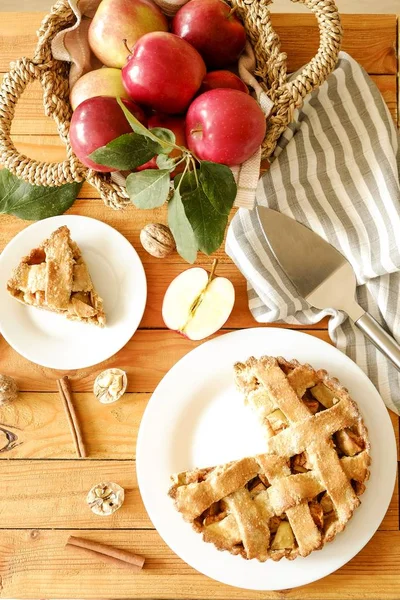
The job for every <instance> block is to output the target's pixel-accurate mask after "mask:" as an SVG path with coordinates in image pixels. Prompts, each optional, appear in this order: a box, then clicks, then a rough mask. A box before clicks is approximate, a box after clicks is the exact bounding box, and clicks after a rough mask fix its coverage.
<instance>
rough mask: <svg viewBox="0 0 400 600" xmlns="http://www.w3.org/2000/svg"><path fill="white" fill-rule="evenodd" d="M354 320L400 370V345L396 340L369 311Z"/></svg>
mask: <svg viewBox="0 0 400 600" xmlns="http://www.w3.org/2000/svg"><path fill="white" fill-rule="evenodd" d="M354 322H355V324H356V325H357V327H358V328H359V329H361V331H362V332H363V334H364V335H365V336H366V337H367V338H368V339H369V340H370V341H371V342H372V343H373V344H374V345H375V346H376V347H377V348H378V350H380V351H381V352H382V353H383V354H384V355H385V356H386V357H387V358H388V359H389V360H390V361H391V362H392V363H393V364H394V366H395V367H396V369H397V370H398V371H400V346H399V344H398V343H397V342H396V340H395V339H394V338H393V337H392V336H391V335H389V334H388V333H387V332H386V331H385V330H384V329H383V327H381V326H380V325H379V323H378V321H375V319H374V318H373V317H371V315H370V314H369V313H367V312H365V313H364V314H363V315H362V316H361V317H359V318H358V319H357V320H355V321H354Z"/></svg>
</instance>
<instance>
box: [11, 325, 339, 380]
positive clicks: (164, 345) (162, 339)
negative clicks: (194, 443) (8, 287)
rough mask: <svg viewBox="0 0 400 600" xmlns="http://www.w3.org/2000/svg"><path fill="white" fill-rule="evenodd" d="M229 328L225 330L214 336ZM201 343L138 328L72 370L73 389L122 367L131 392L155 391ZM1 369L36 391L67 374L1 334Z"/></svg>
mask: <svg viewBox="0 0 400 600" xmlns="http://www.w3.org/2000/svg"><path fill="white" fill-rule="evenodd" d="M228 331H229V330H222V331H220V332H218V333H217V334H215V335H214V336H211V337H217V336H219V335H223V334H224V333H227V332H228ZM305 333H309V334H311V335H314V336H316V337H318V338H320V339H322V340H324V341H326V342H328V343H331V342H330V338H329V334H328V332H327V331H325V330H316V331H311V330H305ZM266 334H267V332H266ZM198 345H199V344H198V342H192V341H190V340H188V339H186V338H184V337H182V336H181V335H179V334H178V333H176V332H174V331H165V330H159V329H155V330H138V331H137V332H136V333H135V335H134V336H133V338H132V339H131V340H130V341H129V342H128V343H127V345H126V346H125V347H124V348H123V349H122V350H120V352H118V353H117V354H116V355H114V356H113V357H111V358H109V359H108V360H107V361H105V362H103V363H100V364H99V365H95V366H94V367H89V368H87V369H80V370H79V371H70V372H69V373H70V375H71V377H72V389H73V390H74V391H76V392H88V391H91V390H92V387H93V381H94V378H95V377H96V375H97V374H98V373H100V371H102V370H103V369H105V368H110V367H120V368H121V369H124V370H125V371H126V372H127V374H128V391H129V392H152V391H153V390H154V389H155V388H156V386H157V384H158V383H159V382H160V380H161V379H162V377H163V376H164V374H165V373H166V372H167V371H168V370H169V369H170V368H171V367H172V366H173V365H174V364H175V363H176V362H177V361H178V360H179V359H180V358H182V356H184V355H185V354H187V353H188V352H189V351H190V350H192V349H193V348H195V347H196V346H198ZM0 373H6V374H7V375H11V376H13V377H15V379H16V381H17V384H18V388H19V389H20V390H21V391H32V392H50V391H52V392H54V391H56V379H57V378H58V377H59V376H61V375H62V374H64V372H62V371H56V370H53V369H47V368H45V367H41V366H39V365H35V364H34V363H31V362H30V361H28V360H27V359H25V358H23V357H22V356H20V355H19V354H18V353H17V352H16V351H15V350H13V349H12V348H11V347H10V346H8V344H7V342H6V341H5V340H4V338H0Z"/></svg>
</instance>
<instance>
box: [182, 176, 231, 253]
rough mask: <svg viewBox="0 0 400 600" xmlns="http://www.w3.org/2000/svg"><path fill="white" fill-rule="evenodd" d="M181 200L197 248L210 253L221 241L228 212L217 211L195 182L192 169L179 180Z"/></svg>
mask: <svg viewBox="0 0 400 600" xmlns="http://www.w3.org/2000/svg"><path fill="white" fill-rule="evenodd" d="M174 181H175V182H176V181H178V184H179V183H180V191H181V195H182V202H183V206H184V208H185V214H186V216H187V218H188V220H189V223H190V225H191V226H192V228H193V231H194V235H195V237H196V240H197V245H198V248H199V250H201V251H202V252H204V253H205V254H212V253H213V252H215V250H217V249H218V248H219V247H220V245H221V244H222V242H223V239H224V233H225V228H226V225H227V223H228V213H224V214H221V213H220V212H218V211H217V210H216V209H215V207H214V206H213V204H211V202H210V200H209V198H208V197H207V196H206V194H205V193H204V190H203V187H202V186H201V185H200V184H199V185H198V184H197V182H196V176H195V174H194V172H193V171H190V172H189V173H186V175H185V176H184V177H183V178H182V180H181V181H180V178H179V176H177V177H175V180H174Z"/></svg>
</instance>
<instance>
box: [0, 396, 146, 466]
mask: <svg viewBox="0 0 400 600" xmlns="http://www.w3.org/2000/svg"><path fill="white" fill-rule="evenodd" d="M149 398H150V394H132V393H130V394H125V396H124V397H123V398H121V399H120V400H119V401H118V403H117V404H101V403H100V402H99V401H98V400H97V399H96V398H95V396H94V395H93V393H90V392H87V393H80V394H74V397H73V403H74V407H75V410H76V413H77V416H78V420H79V423H80V425H81V428H82V434H83V439H84V440H85V446H86V449H87V453H88V457H89V458H91V459H92V458H97V459H101V458H104V459H114V460H115V459H119V460H121V459H124V460H127V459H128V460H131V459H133V458H135V455H136V440H137V434H138V430H139V424H140V420H141V418H142V416H143V412H144V409H145V408H146V405H147V402H148V400H149ZM10 433H11V436H10ZM7 435H8V436H9V437H8V438H7ZM10 437H11V440H12V441H11V442H10V441H9V440H10ZM10 458H36V459H37V458H63V459H65V458H76V451H75V448H74V445H73V443H72V438H71V433H70V430H69V427H68V423H67V420H66V416H65V412H64V408H63V406H62V403H61V401H60V398H59V396H58V394H56V393H43V392H41V393H37V392H36V393H35V392H28V393H21V394H20V395H19V397H18V400H17V401H15V402H13V403H10V404H9V405H8V406H1V407H0V461H1V459H3V460H8V459H10ZM0 473H1V466H0Z"/></svg>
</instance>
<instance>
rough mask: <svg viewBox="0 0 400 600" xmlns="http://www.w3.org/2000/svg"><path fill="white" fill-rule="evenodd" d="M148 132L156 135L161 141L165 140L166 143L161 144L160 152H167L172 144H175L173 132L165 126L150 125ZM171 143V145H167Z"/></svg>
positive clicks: (171, 148)
mask: <svg viewBox="0 0 400 600" xmlns="http://www.w3.org/2000/svg"><path fill="white" fill-rule="evenodd" d="M150 132H151V133H153V134H154V135H155V136H156V139H157V140H162V141H163V142H167V144H168V145H165V146H162V150H161V152H162V153H163V154H169V153H170V152H172V150H173V146H172V144H175V141H176V140H175V134H174V132H173V131H171V130H170V129H166V128H165V127H152V129H150ZM169 144H171V145H169Z"/></svg>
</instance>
